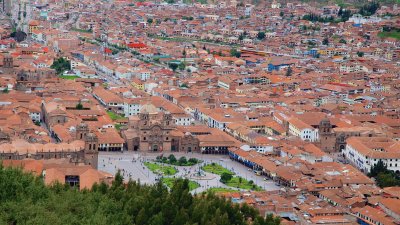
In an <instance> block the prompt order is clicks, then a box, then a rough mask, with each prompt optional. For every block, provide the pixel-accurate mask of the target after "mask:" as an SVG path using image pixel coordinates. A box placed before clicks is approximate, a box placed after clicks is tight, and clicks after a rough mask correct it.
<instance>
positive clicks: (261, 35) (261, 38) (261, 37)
mask: <svg viewBox="0 0 400 225" xmlns="http://www.w3.org/2000/svg"><path fill="white" fill-rule="evenodd" d="M264 38H265V32H263V31H260V32H258V34H257V39H259V40H264Z"/></svg>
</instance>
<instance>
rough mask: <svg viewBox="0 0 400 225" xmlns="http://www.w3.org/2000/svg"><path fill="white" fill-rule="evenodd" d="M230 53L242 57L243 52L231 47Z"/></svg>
mask: <svg viewBox="0 0 400 225" xmlns="http://www.w3.org/2000/svg"><path fill="white" fill-rule="evenodd" d="M230 55H231V56H233V57H236V58H240V56H241V55H242V54H241V53H240V52H239V51H238V50H237V49H236V48H231V50H230Z"/></svg>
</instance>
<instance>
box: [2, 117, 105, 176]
mask: <svg viewBox="0 0 400 225" xmlns="http://www.w3.org/2000/svg"><path fill="white" fill-rule="evenodd" d="M0 137H2V139H1V142H0V160H22V159H35V160H46V159H67V160H68V161H69V162H70V163H73V164H76V165H81V164H84V165H89V166H91V167H93V168H94V169H97V166H98V154H99V152H98V146H99V143H98V138H97V136H96V135H95V134H93V133H91V132H89V128H88V126H87V124H84V123H82V124H79V125H78V126H77V127H76V138H75V140H74V141H72V142H69V143H57V144H56V143H47V144H40V143H30V142H28V141H26V140H24V139H16V140H10V139H9V138H7V136H6V135H5V134H3V132H1V131H0ZM3 137H4V138H3Z"/></svg>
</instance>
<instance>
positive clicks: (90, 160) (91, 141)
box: [84, 133, 99, 169]
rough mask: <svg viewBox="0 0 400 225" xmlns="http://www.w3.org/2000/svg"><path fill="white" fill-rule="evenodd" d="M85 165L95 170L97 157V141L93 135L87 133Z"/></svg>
mask: <svg viewBox="0 0 400 225" xmlns="http://www.w3.org/2000/svg"><path fill="white" fill-rule="evenodd" d="M84 140H85V150H84V152H85V154H84V155H85V164H86V165H90V166H92V167H93V168H95V169H97V166H98V156H99V150H98V148H99V139H98V138H97V136H96V135H95V134H93V133H88V134H87V135H86V136H85V138H84Z"/></svg>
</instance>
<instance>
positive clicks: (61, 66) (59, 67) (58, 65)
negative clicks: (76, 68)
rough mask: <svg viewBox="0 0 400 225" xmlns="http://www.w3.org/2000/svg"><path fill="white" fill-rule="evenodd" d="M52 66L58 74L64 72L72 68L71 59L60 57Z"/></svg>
mask: <svg viewBox="0 0 400 225" xmlns="http://www.w3.org/2000/svg"><path fill="white" fill-rule="evenodd" d="M50 68H52V69H55V70H56V72H57V74H62V73H63V72H64V71H66V70H69V69H70V68H71V63H70V61H68V60H66V59H64V58H63V57H61V58H58V59H57V60H55V61H54V62H53V64H52V65H51V66H50Z"/></svg>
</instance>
